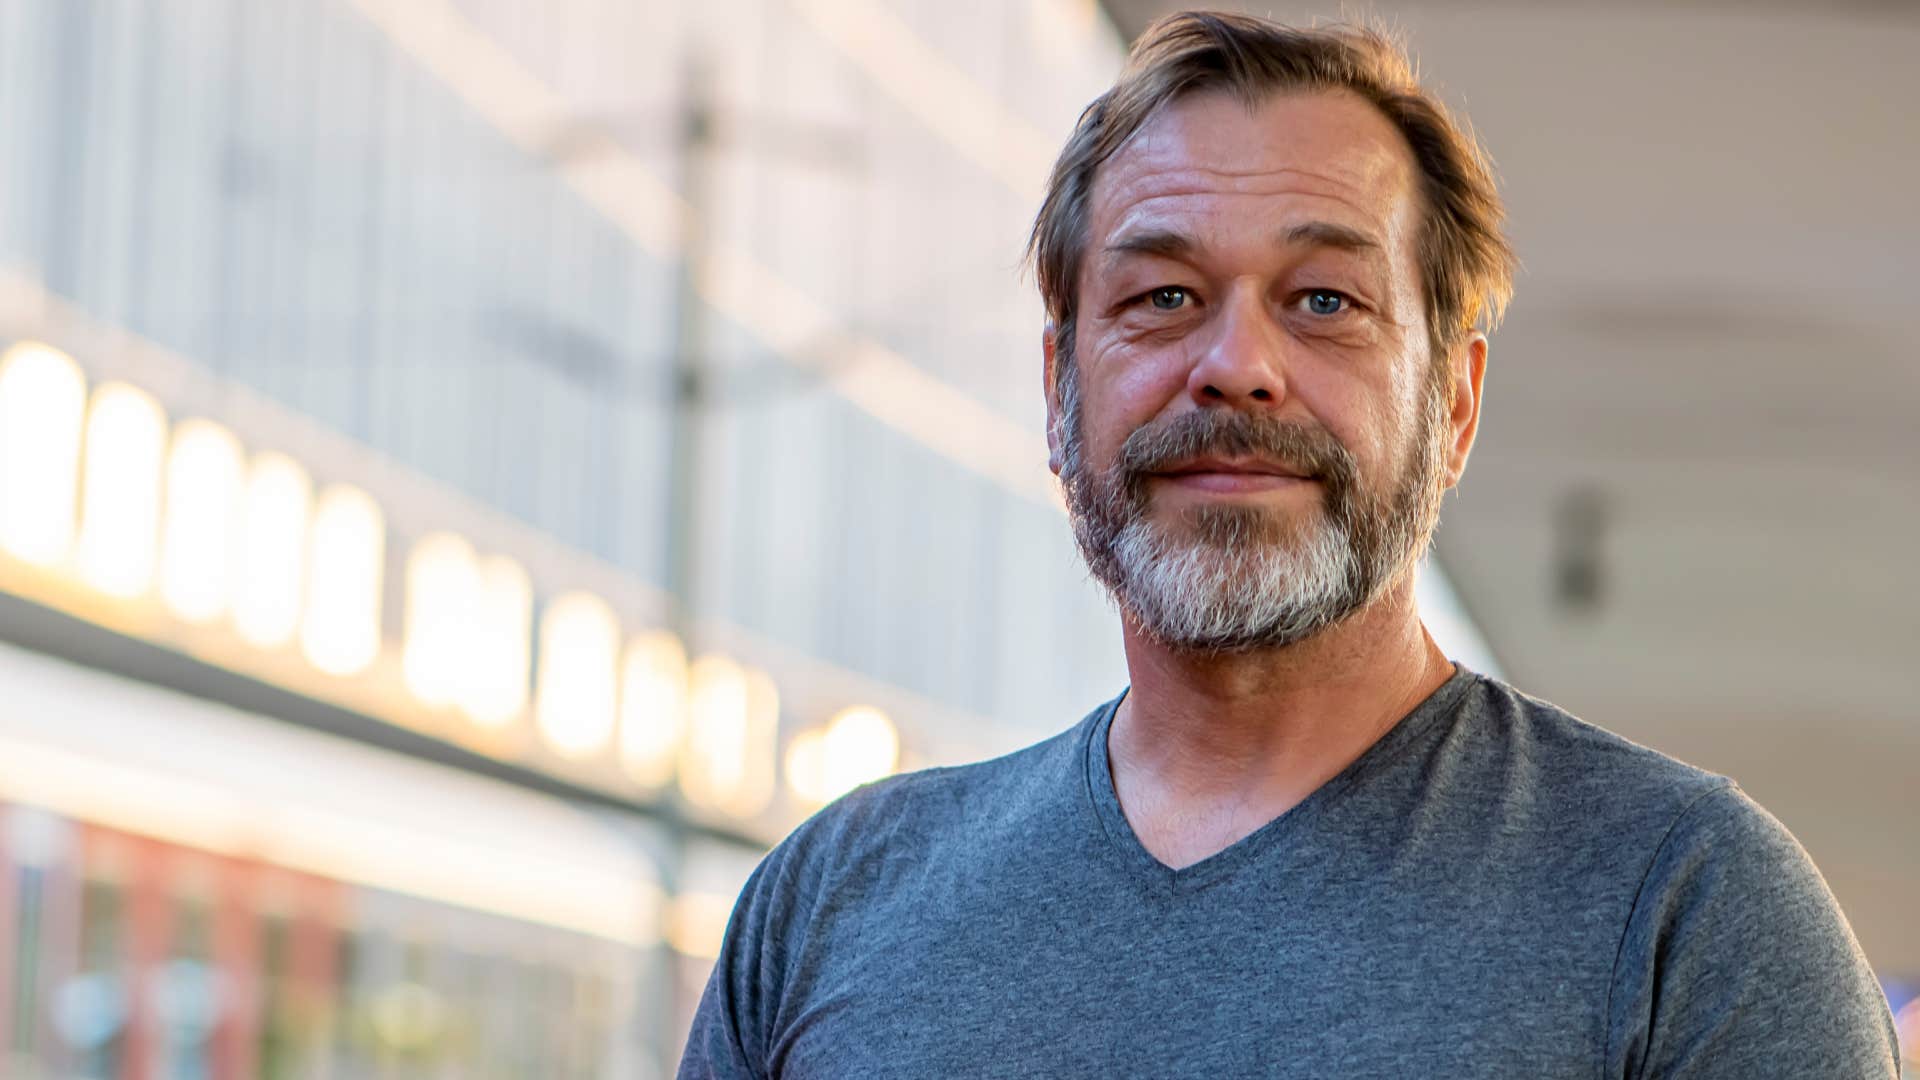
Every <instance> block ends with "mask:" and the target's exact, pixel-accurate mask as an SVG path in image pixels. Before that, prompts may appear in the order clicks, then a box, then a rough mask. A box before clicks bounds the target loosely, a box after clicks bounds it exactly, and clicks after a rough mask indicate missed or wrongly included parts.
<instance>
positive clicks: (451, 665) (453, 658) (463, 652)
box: [400, 533, 480, 708]
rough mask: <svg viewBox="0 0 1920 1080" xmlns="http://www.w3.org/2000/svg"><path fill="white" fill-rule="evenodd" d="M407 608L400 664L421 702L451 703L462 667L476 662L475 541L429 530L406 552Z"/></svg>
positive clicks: (477, 567)
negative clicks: (408, 552) (410, 551)
mask: <svg viewBox="0 0 1920 1080" xmlns="http://www.w3.org/2000/svg"><path fill="white" fill-rule="evenodd" d="M406 573H407V607H406V614H405V623H404V626H403V629H402V631H401V646H400V648H401V653H400V669H401V674H402V677H403V678H405V680H406V683H407V689H408V690H411V691H412V692H413V696H414V697H416V698H418V699H420V701H421V702H422V703H423V704H426V705H431V706H434V707H436V708H437V707H442V706H448V705H452V704H453V703H454V701H455V700H456V699H458V698H459V697H460V690H461V680H462V676H463V674H464V669H465V668H466V666H467V665H468V664H471V663H473V661H474V656H473V644H474V640H473V639H474V638H475V637H476V636H477V635H476V633H475V630H476V627H475V625H474V622H475V618H476V616H477V615H478V611H477V610H476V609H477V607H478V604H477V600H478V598H479V593H480V561H479V559H478V557H477V556H475V555H474V552H473V545H472V544H469V543H467V541H466V540H465V539H463V538H461V537H459V536H455V535H454V534H452V533H429V534H428V535H426V536H424V537H421V538H420V542H419V543H417V544H415V545H414V546H413V553H412V554H411V555H409V556H407V571H406Z"/></svg>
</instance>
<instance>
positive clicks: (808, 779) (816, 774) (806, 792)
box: [786, 728, 834, 807]
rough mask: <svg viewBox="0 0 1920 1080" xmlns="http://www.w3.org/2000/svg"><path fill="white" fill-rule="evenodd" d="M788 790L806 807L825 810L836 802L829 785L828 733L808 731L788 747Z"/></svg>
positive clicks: (799, 735) (820, 730)
mask: <svg viewBox="0 0 1920 1080" xmlns="http://www.w3.org/2000/svg"><path fill="white" fill-rule="evenodd" d="M786 769H787V786H788V787H789V788H791V789H792V790H793V797H794V799H795V800H797V801H798V802H799V803H800V804H801V805H803V806H809V807H814V806H825V805H826V804H828V803H830V802H832V801H833V799H834V791H833V787H832V785H831V784H829V783H828V781H827V733H826V732H825V731H824V730H822V729H820V728H808V729H806V730H805V731H802V732H800V733H799V734H798V735H795V736H794V737H793V741H792V742H790V743H788V744H787V757H786Z"/></svg>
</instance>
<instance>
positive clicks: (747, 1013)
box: [678, 845, 792, 1080]
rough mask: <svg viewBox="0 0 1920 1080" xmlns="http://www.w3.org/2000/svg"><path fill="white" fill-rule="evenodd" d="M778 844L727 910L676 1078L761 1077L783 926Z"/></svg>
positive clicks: (786, 896)
mask: <svg viewBox="0 0 1920 1080" xmlns="http://www.w3.org/2000/svg"><path fill="white" fill-rule="evenodd" d="M788 854H789V852H788V850H787V848H786V846H785V845H783V846H782V847H781V848H776V849H775V850H774V851H773V852H772V854H769V855H768V856H767V857H766V858H765V859H763V860H761V862H760V865H759V866H758V867H756V868H755V869H754V872H753V875H752V876H751V877H749V878H748V879H747V884H746V887H745V888H743V889H742V890H741V892H740V898H739V900H738V901H736V902H735V903H734V905H733V914H732V915H731V916H729V917H728V920H727V931H726V936H725V937H724V938H723V939H722V941H721V945H720V955H719V957H718V958H717V959H716V960H715V961H714V964H713V974H712V975H710V976H708V978H707V987H706V990H705V991H704V992H703V993H702V994H701V995H700V1005H699V1007H698V1008H697V1009H696V1010H695V1011H694V1015H693V1026H692V1028H691V1029H690V1030H689V1031H688V1033H687V1044H686V1048H685V1049H684V1050H683V1051H682V1052H681V1056H680V1069H679V1073H678V1077H679V1080H748V1078H752V1080H763V1078H766V1077H768V1076H769V1075H770V1074H769V1072H768V1068H767V1047H768V1046H769V1045H770V1044H771V1042H772V1027H773V1019H774V1017H775V1015H776V1014H777V1012H778V1010H779V1006H780V997H781V992H782V986H783V984H784V981H785V979H784V976H783V974H782V969H783V968H784V963H783V962H782V957H783V956H784V955H785V952H786V950H785V949H784V948H783V947H782V941H781V935H782V934H784V933H786V932H787V931H788V930H789V927H788V926H787V922H788V916H789V915H790V912H788V911H787V910H786V908H787V906H788V902H789V901H790V899H791V894H792V890H791V889H790V888H784V887H783V885H785V884H786V882H785V874H784V872H783V868H784V866H785V865H786V859H785V857H786V856H787V855H788Z"/></svg>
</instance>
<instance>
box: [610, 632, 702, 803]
mask: <svg viewBox="0 0 1920 1080" xmlns="http://www.w3.org/2000/svg"><path fill="white" fill-rule="evenodd" d="M686 712H687V653H686V650H685V649H683V648H681V646H680V639H679V638H676V637H674V636H673V635H672V634H670V633H667V632H666V631H664V630H663V631H657V632H655V633H651V634H642V635H640V636H639V637H636V638H634V639H633V641H632V643H631V644H629V645H628V646H627V654H626V658H625V660H624V661H623V662H622V663H621V665H620V763H621V764H622V765H623V766H624V767H625V768H626V770H627V774H628V775H629V776H631V777H633V779H634V780H636V781H637V782H639V783H641V784H643V785H645V786H647V787H652V788H657V787H665V786H666V784H667V782H668V781H670V780H672V779H673V766H674V759H675V757H676V756H677V755H678V753H679V750H680V738H681V733H682V732H683V731H684V730H685V729H686Z"/></svg>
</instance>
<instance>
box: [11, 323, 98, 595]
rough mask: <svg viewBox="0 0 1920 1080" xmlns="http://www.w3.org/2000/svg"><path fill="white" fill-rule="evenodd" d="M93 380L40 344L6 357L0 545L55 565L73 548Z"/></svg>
mask: <svg viewBox="0 0 1920 1080" xmlns="http://www.w3.org/2000/svg"><path fill="white" fill-rule="evenodd" d="M86 407H87V379H86V376H85V375H84V374H82V373H81V371H80V365H78V364H76V363H74V362H73V358H72V357H70V356H68V355H67V354H65V353H63V352H61V351H60V350H58V349H55V348H53V347H51V346H48V345H42V344H40V343H39V342H36V341H27V342H22V343H20V344H18V345H15V346H14V347H13V348H11V349H8V350H7V351H6V353H5V355H4V356H0V548H5V549H6V550H7V551H8V552H10V553H12V554H13V555H15V556H16V557H18V558H21V559H24V560H26V561H27V562H31V563H37V564H39V565H41V566H53V565H55V564H57V563H59V562H60V560H62V559H64V558H66V557H67V554H68V552H69V551H70V550H71V549H72V547H73V535H74V518H75V510H76V508H77V505H78V502H79V479H80V435H81V425H82V423H83V421H84V417H85V413H86Z"/></svg>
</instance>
